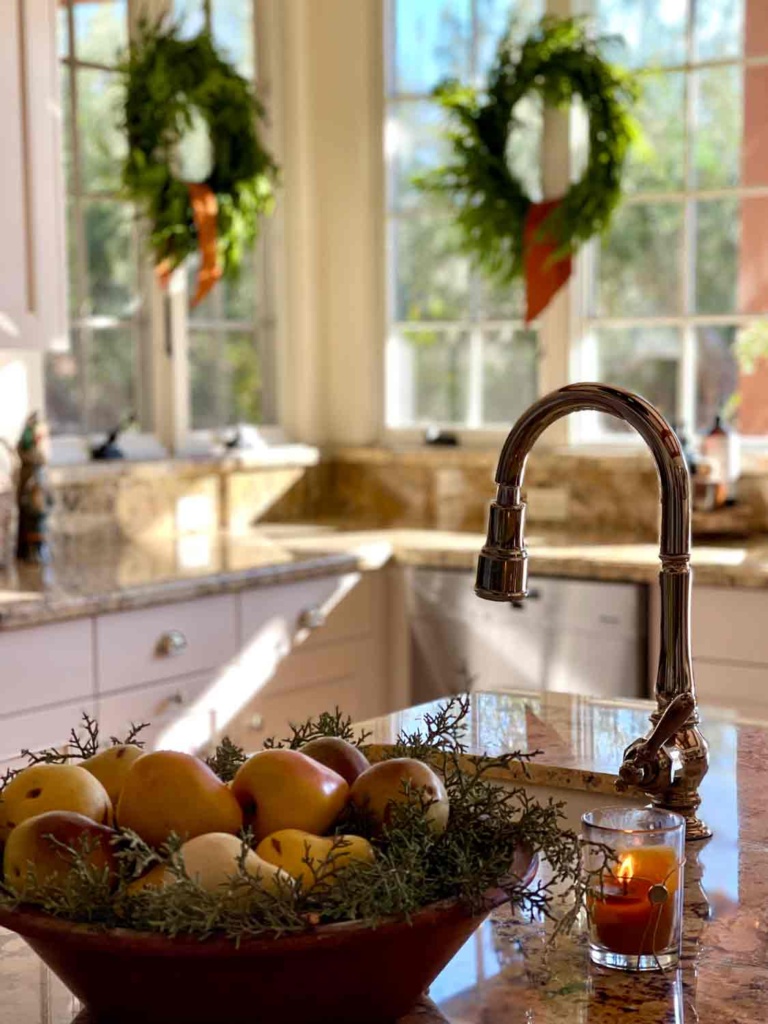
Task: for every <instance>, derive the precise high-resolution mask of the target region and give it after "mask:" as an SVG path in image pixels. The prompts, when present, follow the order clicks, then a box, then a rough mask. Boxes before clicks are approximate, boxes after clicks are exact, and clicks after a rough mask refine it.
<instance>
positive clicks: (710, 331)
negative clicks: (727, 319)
mask: <svg viewBox="0 0 768 1024" xmlns="http://www.w3.org/2000/svg"><path fill="white" fill-rule="evenodd" d="M735 338H736V328H735V327H713V326H707V327H699V328H697V330H696V355H697V363H696V430H697V431H698V432H699V433H702V434H703V433H706V432H707V431H708V430H711V429H712V424H713V423H714V420H715V416H720V415H722V414H723V413H724V412H728V411H733V410H734V408H735V405H736V395H737V391H738V386H739V372H738V367H737V366H736V359H735V357H734V355H733V343H734V340H735Z"/></svg>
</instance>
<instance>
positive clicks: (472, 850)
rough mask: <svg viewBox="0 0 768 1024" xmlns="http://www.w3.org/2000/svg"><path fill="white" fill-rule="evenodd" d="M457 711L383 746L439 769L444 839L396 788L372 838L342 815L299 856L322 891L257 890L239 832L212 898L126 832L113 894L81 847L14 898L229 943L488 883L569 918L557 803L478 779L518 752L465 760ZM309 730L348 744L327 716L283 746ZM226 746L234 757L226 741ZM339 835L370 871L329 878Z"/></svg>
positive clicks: (340, 720) (481, 889)
mask: <svg viewBox="0 0 768 1024" xmlns="http://www.w3.org/2000/svg"><path fill="white" fill-rule="evenodd" d="M469 707H470V705H469V701H468V699H460V698H455V699H453V700H451V701H449V702H448V703H447V704H446V705H445V706H444V707H443V708H441V709H440V710H439V711H438V712H437V713H436V714H435V715H433V716H427V717H426V719H425V731H424V732H413V733H402V734H401V735H400V736H399V737H398V740H397V743H396V744H395V746H394V748H393V750H392V751H391V754H392V756H406V757H418V758H423V759H426V760H429V761H431V762H432V763H433V764H435V765H436V766H437V767H438V768H439V769H440V770H441V771H442V773H443V777H444V780H445V786H446V790H447V792H448V795H449V798H450V803H451V813H450V819H449V823H448V827H447V829H446V830H445V832H443V833H442V834H439V835H438V834H435V833H434V832H433V831H432V829H431V828H430V825H429V822H428V820H427V817H426V813H425V812H426V810H427V809H428V807H429V805H430V804H429V800H428V798H427V797H426V796H425V794H424V793H423V792H421V791H419V790H406V791H405V792H404V795H405V796H406V799H405V801H404V802H403V803H402V804H397V805H393V808H392V811H393V813H392V816H391V820H390V822H389V824H388V825H387V827H386V828H385V830H384V833H383V834H374V832H373V829H372V828H371V827H370V825H371V823H370V822H369V821H367V820H366V818H365V817H364V816H362V815H359V814H356V813H355V812H354V811H353V810H350V811H348V812H347V816H346V818H343V819H342V820H341V821H340V822H339V823H338V826H337V827H338V831H339V833H340V834H339V836H337V839H336V841H335V843H334V845H333V847H332V848H331V851H330V853H329V855H328V858H327V860H326V861H325V862H323V863H321V864H315V863H313V862H312V860H311V858H310V857H309V854H308V855H307V858H306V863H307V864H308V866H309V867H310V868H311V870H312V873H313V875H314V877H315V881H316V882H320V883H322V882H323V881H325V880H326V879H327V877H328V875H329V874H332V873H333V874H334V884H333V885H324V884H316V885H314V886H312V887H303V886H302V885H301V884H300V883H296V884H293V883H291V882H288V881H286V883H285V884H284V885H282V886H280V887H279V888H278V890H277V891H276V892H275V893H271V892H264V891H262V889H261V888H260V886H259V882H258V880H257V879H254V878H252V877H249V876H248V875H247V874H246V873H245V870H244V860H245V856H246V854H247V851H248V849H249V848H250V845H251V836H250V835H248V834H246V835H244V836H243V846H242V854H241V858H240V862H239V865H238V867H237V869H236V871H235V872H233V875H232V878H231V880H230V883H229V884H228V885H226V886H224V887H222V888H221V890H220V891H219V892H215V893H209V892H205V891H204V890H202V889H201V888H200V886H198V885H197V884H196V883H195V882H194V881H193V880H191V879H190V878H189V877H188V876H187V874H186V872H185V870H184V864H183V860H182V858H181V856H180V854H179V849H180V845H181V844H180V842H179V840H178V839H177V838H175V837H174V838H172V840H171V841H169V843H168V844H166V846H165V847H164V848H163V849H162V850H161V851H160V852H159V854H158V853H156V852H155V851H153V850H151V849H150V848H149V847H148V846H147V845H146V844H145V843H143V842H142V840H141V839H140V838H139V837H138V836H136V835H135V834H134V833H130V832H126V831H123V832H121V833H119V834H118V838H117V839H116V845H117V856H118V860H119V862H120V864H119V869H118V884H117V887H116V889H115V890H114V891H113V892H110V890H109V885H108V881H107V879H106V878H105V876H104V874H103V873H100V872H96V871H94V869H93V868H91V867H89V866H88V864H87V862H86V858H85V856H84V852H85V851H82V850H78V849H72V848H70V847H67V854H68V856H69V857H71V858H72V861H73V863H74V868H73V870H72V871H71V872H70V873H69V876H68V877H65V878H64V880H63V881H57V882H56V883H54V884H52V885H47V886H45V887H44V888H40V887H37V886H36V885H35V883H34V879H33V878H32V877H30V879H29V880H28V881H29V888H28V889H27V891H26V895H25V902H27V903H33V904H36V905H38V906H40V907H42V908H43V909H44V910H46V911H47V912H49V913H51V914H54V915H56V916H58V917H64V918H66V919H68V920H72V921H85V922H89V923H93V924H98V925H100V926H102V927H105V928H114V927H118V926H120V927H128V928H134V929H138V930H142V931H154V932H161V933H163V934H167V935H180V934H190V935H197V936H199V937H200V938H201V939H202V938H205V937H207V936H209V935H212V934H222V935H226V936H229V937H231V938H232V939H234V940H236V941H239V940H240V939H243V938H245V937H247V936H255V935H262V934H272V935H274V934H284V933H288V932H297V931H303V930H306V929H308V928H311V927H314V926H315V925H318V924H322V923H325V922H331V921H348V920H364V921H366V922H370V923H371V924H372V925H374V924H375V923H376V922H378V921H380V920H381V919H382V918H384V917H387V916H390V915H397V916H406V917H407V916H409V915H412V914H413V913H415V912H416V911H417V910H419V909H420V908H422V907H424V906H426V905H428V904H430V903H434V902H436V901H439V900H443V899H458V900H461V901H462V902H463V903H464V904H465V905H466V906H467V907H468V908H472V909H478V908H479V907H481V906H482V905H483V902H484V899H485V898H486V896H487V894H488V891H489V890H494V889H499V888H501V889H503V890H504V891H505V892H506V895H507V896H508V898H509V899H510V900H512V901H513V902H520V901H522V900H523V899H525V900H526V902H527V903H528V904H529V905H531V906H532V907H533V908H534V909H536V910H538V911H540V912H542V913H544V914H551V913H552V911H553V907H554V901H555V892H559V893H560V894H565V895H567V896H569V897H572V899H570V901H569V902H570V906H569V909H568V910H567V912H566V914H565V916H564V918H563V920H564V921H569V920H570V919H571V918H572V917H573V916H574V914H575V913H576V911H577V909H578V907H579V906H581V903H582V901H583V893H584V889H583V886H584V882H583V881H582V879H581V878H580V856H579V853H580V851H579V839H578V837H577V836H576V834H575V833H573V832H571V831H568V830H563V829H562V828H561V825H562V818H563V811H562V807H561V805H559V804H556V803H553V802H552V801H549V802H547V803H544V804H540V803H538V802H536V801H535V800H531V799H530V798H529V797H528V795H527V793H526V792H525V790H524V789H522V788H506V787H504V788H503V787H501V786H499V785H497V784H496V783H495V782H494V781H493V780H492V778H491V777H489V775H490V773H492V772H495V771H497V770H498V769H499V768H503V767H504V766H508V765H509V764H510V763H511V762H512V761H513V760H519V759H520V758H521V756H522V757H523V759H524V760H525V758H527V756H528V755H520V754H517V753H511V754H508V755H504V756H503V757H498V758H489V757H478V758H472V759H471V765H470V764H468V762H467V758H466V753H465V745H464V741H463V737H464V732H465V727H466V720H467V716H468V714H469ZM333 730H335V732H334V731H333ZM317 735H340V736H342V737H343V738H345V739H349V738H350V737H351V736H352V733H351V729H350V722H349V720H348V719H346V718H344V717H343V716H342V715H341V714H340V712H339V711H338V709H337V711H336V712H335V713H333V714H327V715H321V716H320V718H319V719H318V720H317V721H316V722H308V723H306V725H305V726H303V727H299V728H295V729H293V737H292V740H291V742H293V740H294V739H296V737H299V736H301V737H307V738H310V737H313V736H317ZM230 747H232V749H235V750H236V748H234V745H231V744H230ZM229 754H230V755H231V754H232V750H230V751H229ZM219 756H220V755H218V754H217V757H219ZM217 763H218V762H217ZM345 831H346V832H347V833H349V832H350V831H354V833H356V834H358V835H365V836H367V837H368V838H369V839H370V841H371V842H372V843H373V845H374V847H375V850H376V859H375V861H374V862H373V863H370V864H369V863H364V862H362V861H349V862H347V863H345V865H344V868H343V870H339V871H338V872H337V873H335V872H334V861H335V859H336V858H338V857H339V856H340V855H341V854H342V853H343V849H344V843H345V840H344V839H343V838H341V833H344V832H345ZM521 848H522V849H526V850H530V851H531V852H532V853H534V854H538V855H540V856H541V857H543V858H546V860H547V862H548V864H549V871H548V879H549V880H548V881H547V882H540V883H538V884H537V885H534V886H531V887H529V888H528V889H524V888H523V886H522V885H521V882H520V879H518V878H516V877H515V876H513V875H511V874H510V865H511V864H512V862H513V858H514V855H515V852H516V851H519V850H520V849H521ZM158 862H164V863H165V865H166V867H167V869H168V870H169V871H170V873H171V874H172V875H173V876H175V879H176V880H175V882H174V883H172V884H169V885H166V886H164V887H163V888H159V889H150V888H145V889H142V890H140V891H139V892H131V891H129V888H128V886H129V884H130V882H131V880H133V879H134V878H136V877H138V876H139V875H141V874H142V873H143V872H144V871H145V870H146V869H147V868H148V867H150V866H151V865H153V864H154V863H158ZM20 903H21V900H20V899H19V897H18V896H17V895H15V894H14V893H13V892H11V891H10V890H8V889H4V888H2V887H0V904H3V905H6V906H11V907H16V906H19V905H20Z"/></svg>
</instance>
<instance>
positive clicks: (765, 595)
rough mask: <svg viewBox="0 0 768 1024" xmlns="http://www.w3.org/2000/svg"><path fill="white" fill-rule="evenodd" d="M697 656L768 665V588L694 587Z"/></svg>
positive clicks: (693, 634) (693, 630)
mask: <svg viewBox="0 0 768 1024" xmlns="http://www.w3.org/2000/svg"><path fill="white" fill-rule="evenodd" d="M692 594H693V600H692V612H691V644H692V647H693V654H694V657H696V658H708V659H714V660H723V661H726V660H727V661H740V662H752V663H753V664H758V665H761V664H764V665H768V629H766V623H767V622H768V591H765V590H747V589H728V588H727V587H697V586H694V587H693V591H692Z"/></svg>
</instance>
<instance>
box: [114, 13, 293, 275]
mask: <svg viewBox="0 0 768 1024" xmlns="http://www.w3.org/2000/svg"><path fill="white" fill-rule="evenodd" d="M123 71H124V75H125V129H126V132H127V136H128V153H127V155H126V157H125V161H124V164H123V173H122V178H123V184H124V187H125V191H126V193H127V195H128V196H129V197H130V198H131V199H133V200H134V201H135V202H136V203H137V204H138V205H139V206H140V208H142V209H143V210H144V211H145V212H146V214H147V216H148V219H149V222H150V226H151V227H150V231H151V233H150V245H151V248H152V251H153V254H154V257H155V261H156V264H157V265H158V266H161V265H162V266H164V267H165V270H166V272H169V271H171V270H173V269H174V268H175V267H178V266H179V265H180V264H181V263H182V262H183V261H184V259H185V258H186V257H187V256H190V255H191V254H192V253H194V252H196V251H197V250H198V248H200V241H201V240H200V238H199V232H198V224H197V223H196V218H195V212H194V210H193V204H192V201H191V198H190V188H189V184H188V183H186V182H184V181H182V180H180V178H179V177H178V176H177V174H176V173H175V171H174V161H175V160H176V154H177V152H178V145H179V142H180V140H181V139H182V137H183V136H184V134H185V132H187V131H189V130H190V128H191V127H192V124H193V112H194V111H195V110H197V111H199V113H200V114H201V115H202V117H203V119H204V121H205V123H206V125H207V128H208V134H209V138H210V146H211V155H212V167H211V171H210V173H209V175H208V176H207V178H206V180H205V181H204V182H202V183H199V184H202V185H204V186H207V187H208V188H209V189H210V190H211V192H212V193H213V194H214V195H215V198H216V204H215V215H216V223H215V232H216V234H215V245H216V249H217V257H218V260H219V262H220V265H221V268H222V269H223V271H224V273H226V272H228V271H236V270H237V269H238V268H239V266H240V263H241V260H242V257H243V253H244V252H245V251H246V249H247V248H248V247H250V246H251V245H253V243H254V241H255V240H256V237H257V235H258V231H259V221H260V218H261V216H262V215H263V214H265V213H269V212H270V211H271V210H272V208H273V205H274V190H275V185H276V181H277V175H278V167H277V164H276V163H275V161H274V160H273V159H272V156H271V155H270V154H269V152H268V151H267V150H266V149H265V148H264V146H263V145H262V144H261V142H260V140H259V136H258V132H257V129H256V122H257V119H259V118H263V116H264V109H263V107H262V105H261V103H260V102H259V100H258V99H257V98H256V96H255V94H254V91H253V87H252V85H250V84H249V83H248V82H247V81H246V80H245V79H244V78H243V77H242V76H241V75H239V74H238V73H237V71H236V70H235V69H234V67H233V66H232V65H231V64H229V63H228V62H227V61H225V60H223V59H222V57H220V56H219V54H218V53H217V52H216V49H215V47H214V45H213V42H212V40H211V37H210V34H209V33H208V32H201V33H200V34H199V35H197V36H195V37H194V38H192V39H184V38H181V36H180V34H179V30H178V27H177V26H175V25H169V26H165V25H164V24H163V23H157V24H154V25H150V24H148V23H144V24H143V25H142V26H141V29H140V32H139V37H138V39H137V40H135V41H134V42H133V43H132V44H131V46H130V49H129V52H128V58H127V61H126V62H125V64H124V67H123Z"/></svg>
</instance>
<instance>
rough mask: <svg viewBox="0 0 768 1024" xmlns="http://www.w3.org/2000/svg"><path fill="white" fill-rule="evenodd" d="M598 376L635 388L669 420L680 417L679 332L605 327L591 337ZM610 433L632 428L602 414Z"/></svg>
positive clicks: (595, 370)
mask: <svg viewBox="0 0 768 1024" xmlns="http://www.w3.org/2000/svg"><path fill="white" fill-rule="evenodd" d="M590 345H591V353H590V354H591V357H592V360H593V365H594V371H593V372H595V376H596V379H597V380H601V381H604V382H605V383H607V384H617V385H618V386H619V387H624V388H629V389H630V391H636V392H637V393H638V394H640V395H642V396H643V398H646V399H647V400H648V401H649V402H652V403H653V404H654V405H655V406H657V407H658V408H659V409H660V410H661V412H662V413H663V414H664V415H665V416H666V417H667V418H668V419H670V420H672V421H674V420H676V419H677V418H678V415H677V413H678V410H677V383H678V373H679V365H680V351H681V344H680V333H679V331H677V330H675V329H674V328H671V327H654V328H642V327H631V328H602V329H600V330H596V331H594V336H593V337H592V338H590ZM600 421H601V427H602V429H603V430H605V431H606V432H608V433H627V431H629V430H631V428H630V427H629V426H628V425H627V424H626V423H623V422H622V421H621V420H617V419H614V418H613V417H612V416H601V417H600Z"/></svg>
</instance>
